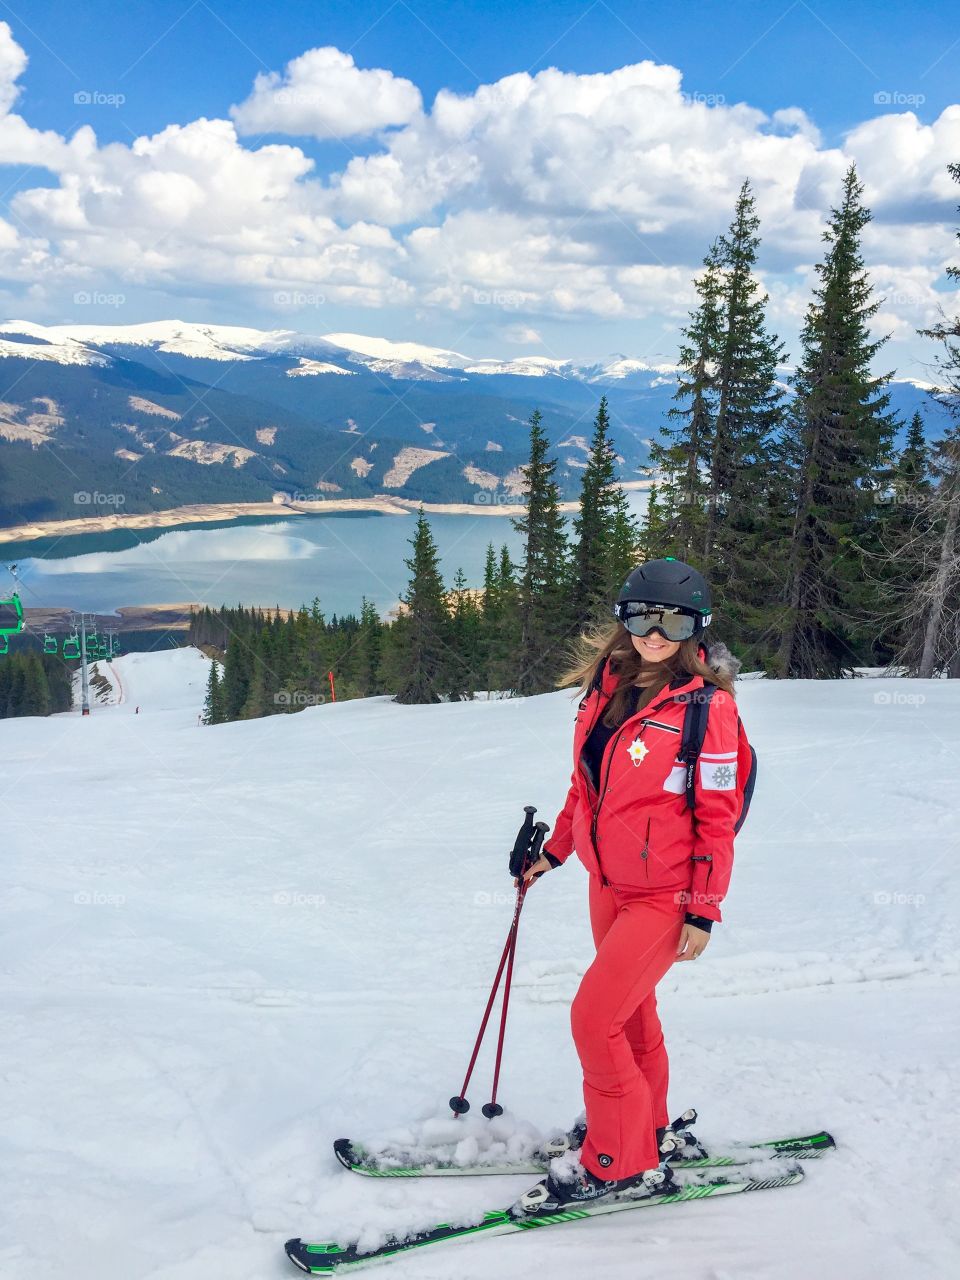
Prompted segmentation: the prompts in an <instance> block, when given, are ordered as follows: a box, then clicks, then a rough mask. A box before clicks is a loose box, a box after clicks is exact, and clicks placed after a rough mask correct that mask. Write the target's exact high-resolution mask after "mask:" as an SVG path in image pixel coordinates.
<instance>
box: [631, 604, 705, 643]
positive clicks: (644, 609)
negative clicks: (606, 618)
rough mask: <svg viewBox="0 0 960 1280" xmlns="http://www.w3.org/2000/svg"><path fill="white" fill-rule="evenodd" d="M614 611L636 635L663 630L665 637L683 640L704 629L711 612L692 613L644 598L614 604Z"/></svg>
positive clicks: (646, 634)
mask: <svg viewBox="0 0 960 1280" xmlns="http://www.w3.org/2000/svg"><path fill="white" fill-rule="evenodd" d="M613 612H614V614H615V615H616V616H617V617H618V618H619V619H620V621H621V622H622V623H623V625H624V626H625V627H626V629H627V630H628V631H629V632H630V634H631V635H632V636H648V635H650V633H651V632H652V631H659V632H660V634H661V635H662V636H663V638H664V640H672V641H674V642H675V643H679V641H681V640H689V639H690V638H691V637H692V636H695V635H697V633H698V632H700V631H702V630H703V628H704V626H705V625H706V623H707V622H709V615H708V616H707V617H704V616H703V615H701V614H699V613H688V612H686V611H685V610H683V609H675V608H672V607H671V606H670V605H666V604H646V603H644V602H642V601H640V600H624V601H622V602H621V603H620V604H617V605H614V608H613Z"/></svg>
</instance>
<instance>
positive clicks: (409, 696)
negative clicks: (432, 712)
mask: <svg viewBox="0 0 960 1280" xmlns="http://www.w3.org/2000/svg"><path fill="white" fill-rule="evenodd" d="M410 542H411V544H412V546H413V555H412V557H411V558H410V559H409V560H404V564H405V565H406V566H407V568H408V569H409V570H410V571H411V574H412V577H411V579H410V583H409V586H408V589H407V592H406V595H405V597H404V602H405V604H406V606H407V610H406V613H405V614H404V615H402V617H401V618H398V620H397V628H396V637H395V639H396V645H395V649H394V653H393V655H392V657H393V671H394V673H395V678H396V680H397V692H396V694H395V695H394V700H395V701H396V702H403V703H423V702H440V701H442V699H443V696H444V695H445V694H446V692H447V689H448V688H449V686H450V681H451V675H452V670H451V668H452V653H451V648H450V615H449V612H448V610H447V604H446V599H445V596H444V589H443V580H442V579H441V576H440V558H439V555H438V553H437V548H436V544H435V543H434V540H433V534H432V533H431V531H430V526H429V524H428V523H427V519H426V516H425V515H424V513H423V507H422V506H421V507H420V508H419V512H418V514H417V526H416V530H415V532H414V535H413V538H412V539H410Z"/></svg>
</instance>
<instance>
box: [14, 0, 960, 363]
mask: <svg viewBox="0 0 960 1280" xmlns="http://www.w3.org/2000/svg"><path fill="white" fill-rule="evenodd" d="M956 12H957V11H956V6H955V5H952V4H946V3H927V4H919V5H915V6H913V7H912V8H908V7H907V6H906V5H903V4H889V3H876V2H875V0H874V2H872V3H862V2H861V0H850V2H847V3H836V2H833V3H821V4H807V3H804V2H803V0H796V2H795V3H783V4H780V3H756V2H749V0H748V2H746V3H743V2H741V3H726V2H720V3H707V2H705V0H689V2H688V3H685V4H683V5H682V6H677V5H672V4H666V3H651V4H624V3H616V2H614V0H611V2H609V3H608V2H607V0H599V2H597V3H570V2H568V0H553V2H552V3H550V4H531V3H527V2H526V0H515V2H514V3H510V4H506V3H483V4H477V3H434V2H432V0H431V2H428V0H416V2H413V3H407V2H406V0H398V2H397V3H392V4H391V3H376V4H372V3H354V4H350V5H344V4H342V3H338V4H329V3H316V2H314V3H305V2H302V0H277V2H276V3H273V4H264V3H262V0H261V3H258V4H253V3H248V2H247V0H233V2H231V3H218V4H211V3H207V2H206V0H194V2H191V0H184V2H183V3H179V0H166V2H164V3H147V2H144V0H140V2H137V0H125V2H124V3H98V2H97V0H90V2H88V3H85V4H83V5H78V4H77V3H76V0H73V2H72V3H66V2H65V0H31V3H30V4H29V6H27V5H22V6H21V5H19V4H17V5H9V4H6V3H3V0H0V21H2V22H5V23H6V24H8V29H9V42H10V45H11V48H13V49H15V50H18V51H19V53H10V54H9V55H6V56H5V58H4V59H3V60H2V61H0V68H2V69H4V70H6V71H7V73H8V74H7V81H8V83H9V85H10V86H11V88H10V90H9V94H8V103H7V106H8V112H9V117H19V118H20V121H22V124H20V123H16V121H15V120H14V121H13V122H11V121H10V119H8V120H7V121H5V124H4V127H3V128H2V129H0V166H2V168H3V174H2V177H3V186H2V188H0V190H2V193H3V194H2V202H0V210H3V211H4V212H5V215H6V229H0V231H2V234H0V273H2V274H0V294H2V298H0V310H2V311H3V312H4V313H5V314H7V315H8V316H18V317H25V318H28V319H33V320H37V321H40V322H46V323H52V322H55V321H61V322H64V321H70V320H73V321H77V322H89V323H133V322H136V321H140V320H146V319H151V318H169V317H173V316H178V317H180V318H184V319H191V320H203V319H210V320H213V321H216V322H218V323H238V324H251V325H257V326H260V327H291V328H300V329H307V330H310V331H312V332H330V331H338V330H353V331H357V332H365V333H376V334H382V335H383V336H387V337H394V338H404V337H411V336H415V337H417V338H418V339H419V340H422V341H424V342H427V343H431V344H434V345H449V346H452V347H456V348H458V349H461V350H465V351H467V352H468V353H470V354H477V355H492V354H509V355H516V354H519V353H521V351H523V352H530V353H535V354H546V355H558V356H567V355H573V356H578V357H593V356H600V355H603V354H606V353H609V352H612V351H623V352H625V353H627V354H630V355H646V356H650V357H653V356H658V357H666V358H669V356H670V355H671V354H672V352H673V351H674V350H675V342H676V328H677V324H678V322H679V321H680V320H681V319H682V315H683V313H684V308H685V307H686V306H687V305H688V304H689V301H690V297H689V279H690V277H691V275H692V274H693V272H695V270H696V268H697V266H698V264H699V262H700V260H701V259H702V256H703V253H704V252H705V250H706V248H707V244H708V243H709V239H710V237H711V236H712V235H714V234H716V233H717V232H719V231H722V230H723V229H724V226H725V225H726V222H727V221H728V220H729V211H730V209H732V195H733V193H734V192H735V189H736V187H737V186H738V185H739V182H740V181H742V179H743V177H749V178H750V180H751V181H752V182H753V183H754V185H755V187H756V189H757V192H758V201H759V203H760V207H761V216H764V215H766V217H765V223H764V226H763V227H762V231H763V232H764V235H765V239H764V250H763V256H762V259H761V268H762V269H763V271H764V272H765V283H767V286H768V288H770V289H771V293H772V294H773V295H774V304H773V309H772V318H773V320H774V325H775V327H777V328H778V329H779V330H780V331H781V332H782V333H783V334H784V336H785V337H787V339H788V342H792V341H793V339H794V337H795V334H796V330H797V327H798V325H799V322H800V319H801V318H802V310H803V305H804V302H805V297H806V296H808V294H809V285H810V283H811V280H812V276H811V266H812V262H813V261H814V260H815V258H816V256H817V252H818V237H819V229H821V228H822V219H823V216H824V215H825V214H826V212H827V209H828V206H829V202H830V199H831V193H832V192H835V191H836V190H837V189H838V186H837V180H838V177H839V174H840V173H841V172H842V169H843V167H845V164H846V163H848V162H849V160H850V159H855V160H856V162H857V164H858V167H859V168H860V169H861V173H862V175H863V176H864V179H865V181H866V183H867V190H868V199H869V200H870V201H871V206H872V207H873V208H874V210H875V215H876V216H875V223H874V225H873V227H872V229H871V233H870V234H871V236H872V237H873V239H872V240H870V239H868V243H867V254H866V256H867V260H868V262H869V263H870V264H871V266H874V265H875V266H876V268H877V281H878V287H879V288H880V289H881V290H882V291H883V293H884V294H885V296H888V297H889V296H893V298H894V299H895V301H894V303H893V304H892V306H890V307H888V308H887V310H888V311H889V314H890V321H889V324H888V325H887V329H886V330H885V331H889V332H892V333H893V334H894V344H893V348H894V350H895V352H896V354H897V362H909V361H914V362H917V361H921V362H922V360H923V358H924V354H925V353H924V349H923V344H922V343H921V342H919V341H917V340H916V339H915V337H914V336H913V330H914V329H915V327H916V326H917V325H918V324H923V323H927V322H928V321H929V320H930V319H932V313H933V310H934V309H935V307H936V305H937V303H938V302H939V301H941V300H942V301H945V302H946V304H947V305H949V304H950V302H951V301H952V297H953V294H952V293H951V292H950V291H949V290H948V289H947V285H946V282H945V280H944V279H943V268H944V266H945V265H946V264H947V263H948V262H950V261H953V260H956V258H957V257H958V256H960V254H953V250H952V243H951V237H952V232H953V228H954V226H955V224H956V221H957V219H956V217H955V216H954V215H953V210H954V208H955V206H956V204H957V203H958V199H957V197H958V196H960V188H954V191H955V192H956V195H954V193H953V192H952V191H951V189H950V184H949V183H948V182H947V181H945V180H944V178H943V173H944V170H945V165H946V163H947V162H948V161H951V160H952V161H957V160H960V120H957V119H954V117H953V114H951V107H953V106H954V104H956V102H957V100H958V92H957V86H958V84H960V77H958V70H960V26H958V24H957V21H956ZM324 49H326V50H335V51H339V55H337V56H338V57H340V56H341V55H342V62H343V66H342V67H340V69H339V70H338V72H337V74H338V75H341V76H342V77H343V78H342V79H340V80H338V81H337V86H339V87H335V88H334V89H329V88H328V87H327V84H326V79H325V77H326V72H325V71H323V70H322V69H321V71H320V72H318V71H317V70H316V69H315V68H314V69H313V70H310V71H309V74H307V72H304V73H303V74H302V75H301V77H300V78H299V79H298V73H296V72H291V71H290V70H289V64H290V63H291V62H293V61H294V60H296V59H300V58H301V57H302V56H303V55H305V54H307V53H308V51H311V50H324ZM23 55H25V57H26V59H27V61H26V63H25V64H24V62H23ZM331 56H333V55H331ZM351 59H352V63H351ZM645 62H646V63H648V64H650V66H652V67H653V68H656V69H661V70H659V71H652V72H651V73H650V75H649V76H646V77H644V76H642V75H640V76H639V77H633V78H631V77H627V78H626V79H625V78H624V77H623V76H622V75H618V73H620V72H621V69H622V68H628V67H631V66H636V65H637V64H642V63H645ZM548 68H557V69H558V71H559V72H560V73H563V76H562V77H561V78H560V79H559V80H558V79H551V78H550V75H549V73H548ZM671 68H672V69H675V70H674V72H671V71H670V70H669V69H671ZM377 69H380V70H381V71H382V72H383V75H384V77H385V79H384V80H383V81H382V82H381V84H380V88H379V90H378V92H379V93H380V94H381V96H382V98H383V102H382V103H381V108H380V110H379V116H378V114H377V112H376V111H374V113H373V116H374V117H376V118H371V119H369V120H367V123H366V125H365V126H364V127H363V128H362V129H357V130H356V131H353V130H352V128H351V130H350V131H348V134H347V136H344V130H343V120H344V119H346V118H352V116H351V112H353V111H354V109H355V108H359V109H361V110H362V104H363V103H364V102H365V101H366V100H367V98H368V97H369V96H370V83H372V82H365V81H364V80H363V79H362V77H361V75H360V73H361V72H366V71H376V70H377ZM522 73H526V77H527V78H526V80H524V81H523V84H522V85H521V86H520V89H518V88H517V82H510V84H511V85H512V87H510V85H508V87H506V88H504V87H503V81H504V78H505V77H517V76H518V75H521V74H522ZM258 75H259V76H261V77H271V79H270V82H269V84H267V85H266V87H265V88H264V90H263V91H262V92H261V93H260V95H259V96H257V95H256V94H255V93H254V81H255V78H256V77H257V76H258ZM564 77H566V78H564ZM591 77H592V78H593V79H589V78H591ZM671 77H673V78H672V79H671ZM498 82H499V84H500V85H501V87H500V88H493V89H491V88H490V87H491V86H497V85H498ZM640 82H643V83H640ZM14 86H15V88H14ZM525 86H526V87H525ZM278 89H279V90H280V92H281V96H282V94H283V93H284V92H287V91H289V92H292V93H295V94H297V95H300V100H303V101H305V100H306V99H305V97H304V95H306V97H309V96H310V95H313V94H319V96H320V98H323V95H324V94H325V93H332V94H335V95H338V96H339V97H341V98H342V99H343V102H342V103H341V105H344V110H345V111H346V115H343V114H340V115H338V114H337V104H336V103H330V102H322V101H318V102H313V101H312V99H311V101H310V102H307V104H306V106H305V107H304V111H305V112H306V116H304V115H303V113H301V114H300V115H299V116H298V117H297V119H296V120H293V119H292V117H291V115H290V113H289V111H287V112H286V113H285V112H284V111H283V110H280V109H278V108H276V107H275V106H274V105H270V104H268V105H267V107H265V106H264V99H265V97H266V96H269V95H275V94H276V92H277V90H278ZM521 90H522V92H521ZM518 93H519V97H518ZM438 94H441V98H442V99H445V100H446V101H448V102H449V103H457V102H462V103H464V104H467V105H466V106H465V107H464V108H463V112H462V113H461V112H460V108H457V113H458V119H459V115H460V114H463V115H464V119H465V121H466V123H465V124H464V126H463V129H464V132H463V135H462V136H461V135H460V134H459V133H458V134H457V136H456V137H455V138H453V135H452V134H451V132H450V129H449V127H447V126H446V125H444V124H443V121H442V119H441V117H440V115H439V114H438V113H437V112H435V110H434V103H435V99H436V97H437V95H438ZM638 94H639V95H641V96H643V95H647V98H648V99H649V102H650V103H651V109H652V114H653V117H654V123H651V110H648V108H647V107H646V106H641V107H640V109H639V110H638V109H637V105H636V103H637V95H638ZM78 95H79V98H78ZM245 103H246V104H248V105H247V107H246V108H245V110H246V116H245V117H244V114H243V110H241V112H240V113H239V114H231V107H234V108H237V107H240V106H241V104H245ZM630 103H632V105H629V104H630ZM741 104H742V105H741ZM661 111H662V116H661V114H660V113H661ZM776 113H779V114H776ZM305 118H308V119H307V124H306V125H305V124H304V123H303V120H304V119H305ZM204 119H205V120H207V121H220V122H223V125H222V126H218V127H213V128H206V127H204V126H200V125H198V124H197V122H198V121H201V120H204ZM624 121H626V123H625V124H624V123H623V122H624ZM172 126H179V128H180V130H186V131H187V132H186V133H185V134H181V133H179V132H177V133H176V134H171V133H168V134H166V135H165V138H166V139H167V140H168V141H169V143H170V145H163V146H160V147H156V146H147V147H146V151H147V152H149V153H150V154H149V155H148V156H145V155H144V154H143V150H144V148H143V144H142V143H141V144H138V143H137V142H136V140H137V139H138V138H146V139H150V138H156V137H157V135H162V134H163V133H164V131H165V130H168V131H169V130H170V129H171V127H172ZM234 127H236V130H237V131H238V136H236V135H235V136H234V138H233V141H232V142H231V141H230V139H229V138H228V137H227V136H226V134H225V132H224V130H233V129H234ZM457 127H458V128H459V125H458V126H457ZM512 130H514V131H515V136H512V135H511V131H512ZM71 140H73V146H72V149H71V147H70V144H71ZM781 143H782V145H781ZM111 144H112V145H111ZM207 145H210V146H211V147H212V150H211V152H210V157H211V158H210V162H209V172H210V187H211V189H210V190H209V191H206V190H203V187H204V178H203V173H202V171H201V170H202V169H203V163H202V161H201V162H197V160H196V156H197V151H198V149H199V150H200V151H203V150H204V148H205V147H207ZM264 147H267V148H270V147H273V148H274V150H273V151H272V152H270V153H269V155H268V154H267V153H262V154H260V156H259V157H258V158H255V159H254V161H253V162H252V163H250V164H249V165H248V164H247V159H248V158H249V157H250V156H254V157H256V153H257V152H258V151H261V149H262V148H264ZM231 148H232V149H231ZM81 153H82V154H81ZM525 156H529V164H528V167H527V170H526V171H523V169H522V165H523V158H524V157H525ZM297 157H299V159H297ZM514 160H516V165H515V166H514V164H513V163H512V162H513V161H514ZM449 169H453V170H455V171H454V172H450V171H448V170H449ZM147 170H149V173H148V172H147ZM435 172H436V175H437V177H436V185H435V189H434V188H432V186H431V184H432V183H433V182H434V176H433V175H434V173H435ZM345 174H346V175H347V177H346V180H345V179H344V175H345ZM234 182H235V183H236V184H237V190H236V192H234V193H230V192H227V191H225V189H224V188H225V185H226V184H231V183H234ZM261 183H262V187H261ZM45 189H46V195H44V194H43V193H44V190H45ZM131 189H132V190H133V192H134V195H133V198H128V197H129V192H130V191H131ZM251 191H255V192H256V193H257V194H256V200H255V201H254V200H253V197H252V195H251ZM223 201H225V202H226V203H225V205H224V204H222V203H220V202H223ZM248 205H249V211H248V212H244V210H246V209H247V207H248ZM224 209H226V215H225V213H224ZM233 212H236V218H235V219H233V218H232V216H231V214H232V213H233ZM165 219H166V221H165ZM229 223H235V225H232V226H230V228H229V234H228V235H226V236H224V234H223V229H224V226H225V224H229ZM174 228H175V229H174ZM4 254H5V256H3V255H4ZM351 273H352V274H351ZM684 280H686V282H687V284H686V285H684V283H683V281H684ZM78 297H79V298H80V299H82V300H81V301H80V302H77V301H76V299H77V298H78ZM97 299H102V301H97ZM118 299H122V302H118V301H117V300H118ZM301 303H302V305H300V304H301ZM885 318H886V317H885V315H882V316H881V319H885ZM914 372H915V373H916V372H917V371H916V370H914ZM918 376H919V375H918Z"/></svg>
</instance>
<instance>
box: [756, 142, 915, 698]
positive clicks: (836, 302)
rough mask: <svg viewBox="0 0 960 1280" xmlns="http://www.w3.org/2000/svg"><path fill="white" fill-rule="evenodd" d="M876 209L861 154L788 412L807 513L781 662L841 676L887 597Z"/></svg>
mask: <svg viewBox="0 0 960 1280" xmlns="http://www.w3.org/2000/svg"><path fill="white" fill-rule="evenodd" d="M870 218H871V215H870V212H869V210H867V209H866V208H865V206H864V204H863V186H862V184H861V183H860V181H859V179H858V178H857V173H856V168H855V166H854V165H851V166H850V168H849V169H848V170H847V173H846V176H845V178H844V183H843V196H842V200H841V202H840V204H839V206H838V207H836V208H835V209H833V210H832V213H831V217H830V221H829V224H828V226H827V229H826V231H825V232H824V234H823V238H824V240H825V241H826V243H827V252H826V255H825V257H824V260H823V262H821V263H818V264H817V274H818V276H819V279H820V282H819V286H818V288H817V289H816V290H815V292H814V298H813V301H812V302H811V304H810V307H809V309H808V311H807V317H806V322H805V325H804V329H803V333H802V338H801V347H802V359H801V363H800V366H799V368H798V370H797V374H796V379H795V390H796V396H795V399H794V402H793V405H792V407H791V413H790V417H789V420H788V436H787V441H786V449H785V453H784V457H785V460H786V463H787V466H788V467H789V468H790V471H791V473H792V482H793V488H794V494H795V508H794V510H795V515H794V521H793V529H792V534H791V538H790V543H789V549H788V555H787V563H786V571H785V585H784V590H783V609H782V616H783V622H782V625H781V627H780V643H779V646H778V649H777V653H776V657H775V662H774V670H775V672H776V673H778V674H780V675H783V676H793V677H805V678H815V677H836V676H839V675H840V674H841V673H842V671H843V670H844V668H846V667H850V666H851V665H853V664H855V663H856V662H858V661H863V660H864V657H865V648H864V640H865V637H864V623H865V620H866V619H867V618H869V616H870V613H871V607H872V606H873V605H874V604H875V602H876V591H875V587H874V586H873V584H872V583H871V582H870V579H869V575H866V574H864V572H863V553H862V552H861V550H860V547H859V545H858V543H859V542H861V541H864V540H866V539H867V538H869V537H870V536H871V528H870V526H871V524H872V523H873V521H874V519H875V516H876V507H877V504H876V502H875V493H876V492H877V490H878V488H879V487H880V485H879V476H880V474H881V472H882V470H883V468H884V467H886V466H887V465H888V463H889V459H890V455H891V450H892V441H893V435H894V431H895V420H894V418H893V415H891V414H890V413H888V412H887V407H888V404H889V394H888V393H887V392H886V391H884V387H885V386H886V384H887V383H888V382H889V380H890V377H891V375H890V374H885V375H881V376H874V375H873V374H872V373H871V369H870V366H871V362H872V361H873V359H874V357H875V356H876V354H877V352H878V351H879V350H880V348H881V347H882V346H883V343H884V342H885V341H886V338H879V339H876V340H874V339H871V336H870V331H869V321H870V319H871V317H872V316H873V315H874V314H875V312H876V311H877V309H878V307H879V305H880V304H879V301H874V300H873V299H872V288H871V285H870V281H869V278H868V275H867V272H866V270H865V268H864V264H863V258H862V256H861V252H860V239H861V233H862V231H863V228H864V227H865V226H866V225H867V223H868V222H869V221H870Z"/></svg>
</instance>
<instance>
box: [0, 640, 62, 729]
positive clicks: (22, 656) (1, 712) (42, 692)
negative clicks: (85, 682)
mask: <svg viewBox="0 0 960 1280" xmlns="http://www.w3.org/2000/svg"><path fill="white" fill-rule="evenodd" d="M71 704H72V686H71V672H70V669H69V668H68V667H67V665H66V663H65V662H63V660H62V659H60V658H52V657H49V656H48V655H46V654H42V653H35V652H31V651H30V650H25V651H24V652H22V653H10V654H6V655H5V656H4V657H3V659H2V660H0V720H4V719H7V718H8V717H13V716H48V715H50V714H51V713H52V712H54V711H69V710H70V707H71Z"/></svg>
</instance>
